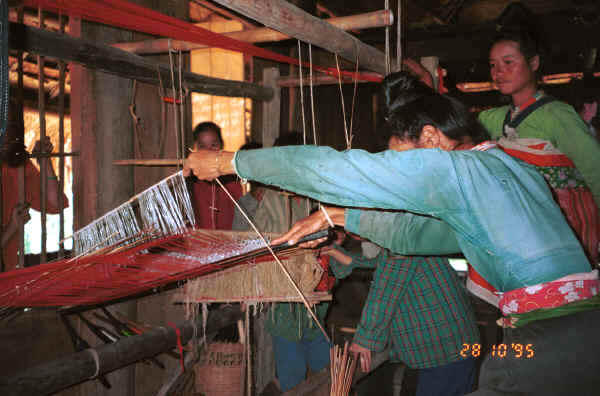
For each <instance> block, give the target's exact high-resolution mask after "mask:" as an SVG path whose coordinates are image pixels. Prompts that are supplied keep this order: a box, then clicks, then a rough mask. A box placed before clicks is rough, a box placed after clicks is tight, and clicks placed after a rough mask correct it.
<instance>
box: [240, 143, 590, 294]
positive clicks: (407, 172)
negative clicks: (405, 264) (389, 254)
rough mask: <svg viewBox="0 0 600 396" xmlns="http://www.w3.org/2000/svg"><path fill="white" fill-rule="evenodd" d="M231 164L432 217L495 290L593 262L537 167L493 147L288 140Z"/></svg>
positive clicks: (340, 197) (259, 177)
mask: <svg viewBox="0 0 600 396" xmlns="http://www.w3.org/2000/svg"><path fill="white" fill-rule="evenodd" d="M233 165H234V167H235V169H236V172H237V174H238V175H239V176H240V177H241V178H243V179H252V180H256V181H259V182H261V183H265V184H274V185H278V186H281V187H282V188H284V189H286V190H290V191H293V192H295V193H298V194H301V195H306V196H309V197H311V198H314V199H317V200H319V201H321V202H325V203H329V204H334V205H340V206H349V207H361V208H379V209H391V210H406V211H410V212H414V213H417V214H422V215H428V216H432V217H435V218H438V219H440V220H442V221H443V222H445V223H446V224H447V225H448V227H449V229H451V230H452V231H453V233H454V234H455V236H456V240H457V243H458V246H459V247H460V250H461V251H462V252H463V254H464V255H465V257H466V258H467V260H468V261H469V263H470V264H471V265H473V267H474V268H475V269H476V270H477V272H479V274H481V276H483V277H484V278H485V279H486V280H487V281H488V282H490V283H491V284H492V285H493V286H494V287H495V288H496V289H498V290H499V291H508V290H513V289H517V288H520V287H524V286H529V285H534V284H538V283H541V282H547V281H552V280H555V279H557V278H559V277H562V276H565V275H568V274H572V273H578V272H588V271H590V265H589V263H588V261H587V259H586V257H585V254H584V252H583V250H582V248H581V246H580V245H579V242H578V241H577V239H576V237H575V235H574V234H573V232H572V231H571V229H570V228H569V226H568V224H567V222H566V220H565V219H564V217H563V215H562V213H561V211H560V209H559V207H558V206H557V205H556V203H555V202H554V199H553V197H552V194H551V192H550V190H549V189H548V187H547V185H546V182H545V181H544V179H543V177H542V176H541V175H540V174H539V173H538V172H537V171H536V170H535V168H534V167H533V166H530V165H528V164H525V163H523V162H522V161H519V160H517V159H515V158H512V157H510V156H508V155H507V154H505V153H504V152H502V151H501V150H499V149H490V150H488V151H485V152H481V151H451V152H447V151H442V150H437V149H422V150H411V151H406V152H395V151H385V152H382V153H377V154H370V153H368V152H366V151H362V150H348V151H345V152H338V151H335V150H333V149H330V148H327V147H315V146H289V147H278V148H269V149H261V150H247V151H239V152H237V153H236V155H235V157H234V159H233ZM347 220H348V219H347ZM380 229H381V230H382V231H381V232H384V233H385V232H387V227H381V228H380ZM374 242H376V243H381V241H379V240H374ZM431 243H432V244H435V243H436V241H433V240H432V241H431ZM382 245H384V244H383V243H382ZM386 247H389V248H390V249H391V250H392V251H396V249H394V247H393V246H389V245H388V246H386Z"/></svg>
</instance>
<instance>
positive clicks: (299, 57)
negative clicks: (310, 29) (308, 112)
mask: <svg viewBox="0 0 600 396" xmlns="http://www.w3.org/2000/svg"><path fill="white" fill-rule="evenodd" d="M298 59H300V60H302V45H301V44H300V40H298ZM298 75H299V77H300V106H301V107H302V109H301V110H302V111H301V112H300V113H301V115H302V139H303V142H304V144H306V118H305V117H304V87H303V85H302V65H300V66H299V67H298Z"/></svg>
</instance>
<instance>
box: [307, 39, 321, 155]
mask: <svg viewBox="0 0 600 396" xmlns="http://www.w3.org/2000/svg"><path fill="white" fill-rule="evenodd" d="M308 63H309V64H310V68H309V73H310V112H311V116H312V129H313V140H314V144H315V146H317V145H319V143H318V142H317V126H316V123H315V99H314V96H313V61H312V44H311V43H308Z"/></svg>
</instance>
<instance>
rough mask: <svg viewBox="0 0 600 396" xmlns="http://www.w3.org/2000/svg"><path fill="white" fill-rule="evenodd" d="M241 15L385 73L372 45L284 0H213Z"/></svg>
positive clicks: (377, 51)
mask: <svg viewBox="0 0 600 396" xmlns="http://www.w3.org/2000/svg"><path fill="white" fill-rule="evenodd" d="M215 2H217V3H219V4H221V5H224V6H226V7H228V8H230V9H232V10H235V11H237V12H239V13H240V14H242V15H245V16H247V17H250V18H252V19H254V20H256V21H259V22H261V23H262V24H264V25H265V26H267V27H270V28H272V29H275V30H277V31H280V32H282V33H284V34H287V35H289V36H291V37H295V38H297V39H299V40H302V41H304V42H307V43H311V44H313V45H317V46H319V47H322V48H325V49H326V50H328V51H330V52H333V53H337V54H338V55H340V56H341V57H343V58H345V59H348V60H349V61H351V62H356V61H357V59H358V64H359V65H360V66H361V67H362V68H365V69H369V70H372V71H375V72H378V73H381V74H385V56H384V54H383V53H382V52H381V51H379V50H377V49H376V48H374V47H371V46H369V45H367V44H364V43H363V42H361V41H360V40H359V39H357V38H356V37H354V36H352V35H351V34H349V33H346V32H344V31H343V30H341V29H338V28H336V27H334V26H332V25H330V24H328V23H327V22H325V21H322V20H321V19H319V18H316V17H314V16H312V15H310V14H309V13H307V12H305V11H303V10H301V9H300V8H298V7H296V6H294V5H292V4H290V3H288V2H286V1H284V0H215Z"/></svg>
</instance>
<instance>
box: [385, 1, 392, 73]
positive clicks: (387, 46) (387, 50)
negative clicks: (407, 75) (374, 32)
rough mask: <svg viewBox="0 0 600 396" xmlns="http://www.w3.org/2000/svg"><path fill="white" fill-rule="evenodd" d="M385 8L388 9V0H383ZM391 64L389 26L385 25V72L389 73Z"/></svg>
mask: <svg viewBox="0 0 600 396" xmlns="http://www.w3.org/2000/svg"><path fill="white" fill-rule="evenodd" d="M385 10H386V11H389V10H390V0H385ZM390 71H391V64H390V27H389V26H387V25H386V27H385V74H386V75H388V74H390Z"/></svg>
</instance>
